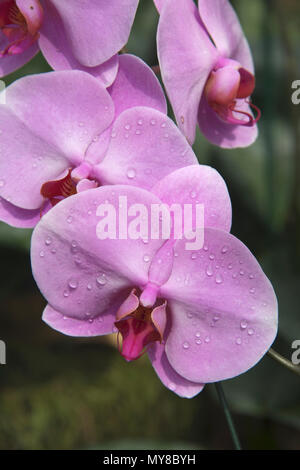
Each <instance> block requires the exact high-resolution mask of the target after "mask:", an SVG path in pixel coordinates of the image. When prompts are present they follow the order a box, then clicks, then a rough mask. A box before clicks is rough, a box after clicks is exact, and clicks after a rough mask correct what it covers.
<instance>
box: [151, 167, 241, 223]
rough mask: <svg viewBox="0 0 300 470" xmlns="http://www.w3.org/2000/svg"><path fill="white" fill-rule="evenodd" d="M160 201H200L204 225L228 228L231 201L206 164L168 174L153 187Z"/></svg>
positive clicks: (188, 202)
mask: <svg viewBox="0 0 300 470" xmlns="http://www.w3.org/2000/svg"><path fill="white" fill-rule="evenodd" d="M152 192H153V193H154V194H156V195H157V196H158V197H159V198H160V199H161V201H162V202H163V203H165V204H168V205H169V206H170V205H172V204H182V207H184V206H183V205H184V204H192V205H193V206H195V205H196V204H203V206H204V224H205V227H215V228H219V229H221V230H225V231H230V227H231V212H232V211H231V202H230V197H229V194H228V189H227V186H226V183H225V181H224V180H223V178H222V177H221V175H220V174H219V173H218V172H217V171H216V170H214V169H213V168H211V167H209V166H206V165H190V166H187V167H185V168H180V169H179V170H176V171H174V172H173V173H170V174H169V175H167V176H166V177H165V178H163V179H162V180H160V181H159V182H158V183H157V184H156V185H155V186H154V187H153V188H152Z"/></svg>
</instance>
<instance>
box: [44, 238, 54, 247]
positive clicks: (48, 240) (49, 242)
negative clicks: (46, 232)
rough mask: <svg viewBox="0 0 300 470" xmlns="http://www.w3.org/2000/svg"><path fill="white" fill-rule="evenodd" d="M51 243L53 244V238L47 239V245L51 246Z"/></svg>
mask: <svg viewBox="0 0 300 470" xmlns="http://www.w3.org/2000/svg"><path fill="white" fill-rule="evenodd" d="M51 243H52V238H51V237H47V238H46V240H45V245H47V246H49V245H51Z"/></svg>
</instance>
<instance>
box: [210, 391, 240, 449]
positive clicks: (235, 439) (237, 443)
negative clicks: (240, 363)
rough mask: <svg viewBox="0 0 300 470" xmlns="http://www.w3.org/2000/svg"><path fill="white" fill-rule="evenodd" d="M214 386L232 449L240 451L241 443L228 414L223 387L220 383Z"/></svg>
mask: <svg viewBox="0 0 300 470" xmlns="http://www.w3.org/2000/svg"><path fill="white" fill-rule="evenodd" d="M215 386H216V390H217V394H218V397H219V400H220V403H221V406H222V408H223V411H224V414H225V418H226V421H227V424H228V427H229V431H230V434H231V437H232V440H233V443H234V447H235V449H236V450H242V447H241V443H240V440H239V437H238V434H237V432H236V429H235V426H234V422H233V419H232V416H231V413H230V410H229V407H228V403H227V400H226V397H225V394H224V390H223V387H222V382H216V383H215Z"/></svg>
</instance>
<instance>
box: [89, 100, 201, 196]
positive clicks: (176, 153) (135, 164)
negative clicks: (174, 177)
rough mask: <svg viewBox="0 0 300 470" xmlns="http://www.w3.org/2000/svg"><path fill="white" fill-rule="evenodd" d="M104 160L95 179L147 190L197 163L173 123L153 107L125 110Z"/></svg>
mask: <svg viewBox="0 0 300 470" xmlns="http://www.w3.org/2000/svg"><path fill="white" fill-rule="evenodd" d="M111 137H112V138H111V141H110V145H109V147H108V150H107V153H106V156H105V158H104V160H103V161H102V162H101V163H100V164H99V165H98V166H97V167H95V169H94V170H95V177H96V178H97V179H99V181H101V182H102V183H104V184H130V185H133V186H139V187H142V188H145V189H150V188H152V187H153V185H154V184H155V183H156V182H157V181H158V180H160V179H161V178H163V177H164V176H166V175H167V174H169V173H171V172H172V171H174V170H177V169H178V168H182V167H184V166H187V165H192V164H196V163H197V159H196V156H195V154H194V152H193V150H192V149H191V147H190V146H189V145H188V143H187V142H186V140H185V138H184V137H183V135H182V134H181V133H180V131H179V130H178V128H177V127H176V126H175V124H174V123H173V121H171V119H169V118H168V117H167V116H165V115H164V114H162V113H160V112H158V111H156V110H154V109H150V108H145V107H136V108H131V109H129V110H126V111H124V112H123V113H122V114H121V115H120V116H119V117H118V119H117V120H116V121H115V123H114V125H113V129H112V133H111Z"/></svg>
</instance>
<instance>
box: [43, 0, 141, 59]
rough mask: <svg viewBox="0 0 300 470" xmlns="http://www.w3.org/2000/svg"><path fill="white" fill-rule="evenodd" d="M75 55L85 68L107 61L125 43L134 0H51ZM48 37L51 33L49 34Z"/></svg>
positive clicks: (132, 15)
mask: <svg viewBox="0 0 300 470" xmlns="http://www.w3.org/2000/svg"><path fill="white" fill-rule="evenodd" d="M51 3H52V4H53V5H54V7H55V8H56V10H57V12H58V14H59V15H60V17H61V20H62V22H63V26H64V29H65V32H66V35H67V37H68V40H69V43H70V46H71V48H72V52H73V54H74V56H75V58H76V59H77V60H78V61H79V62H80V63H81V64H82V65H85V66H87V67H95V66H96V65H99V64H102V63H103V62H105V61H107V60H108V59H109V58H110V57H112V56H113V55H114V54H116V53H117V52H118V51H119V50H120V49H122V47H123V46H124V45H125V44H126V42H127V40H128V37H129V33H130V30H131V26H132V23H133V20H134V16H135V13H136V9H137V6H138V0H122V1H120V0H110V1H105V0H101V1H99V0H69V1H68V2H62V1H61V0H51ZM49 39H50V40H51V39H53V36H52V35H51V36H50V35H49Z"/></svg>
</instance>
